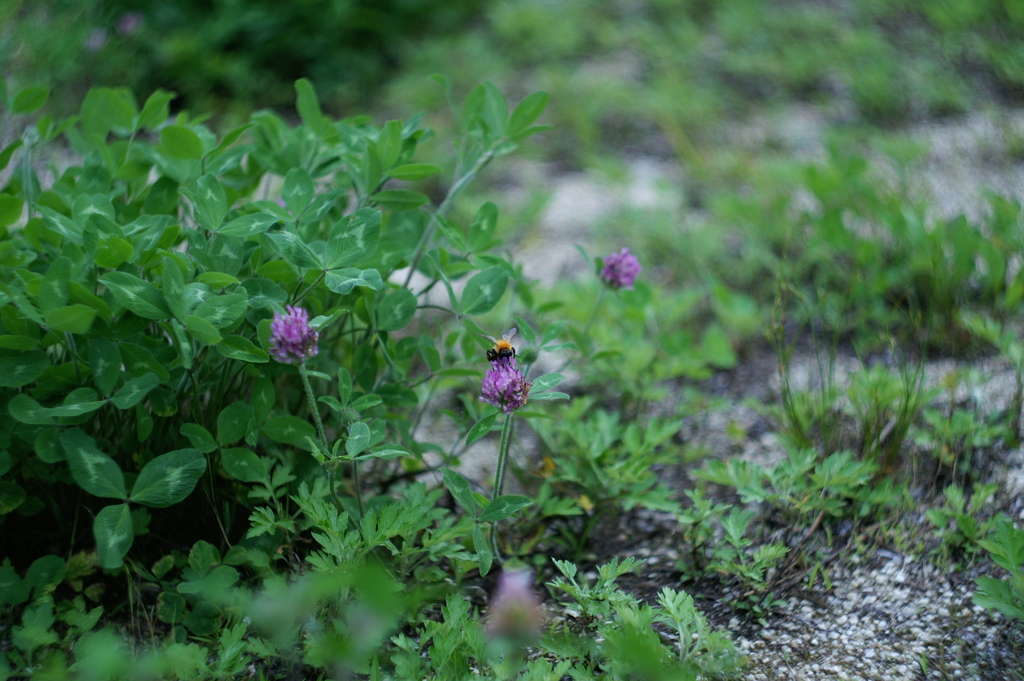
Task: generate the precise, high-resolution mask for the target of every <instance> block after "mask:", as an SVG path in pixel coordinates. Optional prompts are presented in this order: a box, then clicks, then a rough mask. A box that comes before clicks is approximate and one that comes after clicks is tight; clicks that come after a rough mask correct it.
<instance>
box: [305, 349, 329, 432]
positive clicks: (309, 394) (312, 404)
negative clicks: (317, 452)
mask: <svg viewBox="0 0 1024 681" xmlns="http://www.w3.org/2000/svg"><path fill="white" fill-rule="evenodd" d="M299 376H302V387H303V388H305V389H306V399H307V400H309V410H310V411H311V412H313V419H314V420H315V421H316V432H317V434H318V435H319V436H320V446H321V447H323V449H324V452H327V451H329V449H328V447H327V433H326V432H325V431H324V422H323V421H321V420H320V410H319V409H318V408H317V406H316V398H315V397H313V386H311V385H310V384H309V373H308V372H307V369H306V363H305V362H303V363H302V364H300V365H299Z"/></svg>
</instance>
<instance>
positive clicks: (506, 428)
mask: <svg viewBox="0 0 1024 681" xmlns="http://www.w3.org/2000/svg"><path fill="white" fill-rule="evenodd" d="M511 434H512V414H506V415H505V422H504V423H503V424H501V440H500V441H499V443H498V469H497V471H495V473H494V494H493V496H492V497H491V501H494V500H495V499H497V498H498V497H500V496H501V488H502V487H503V486H504V485H505V465H506V464H507V463H508V446H509V444H510V443H511V441H512V438H511V437H510V436H511ZM491 553H493V554H494V560H496V561H498V563H499V564H500V563H501V551H500V550H499V548H498V521H494V522H493V523H491Z"/></svg>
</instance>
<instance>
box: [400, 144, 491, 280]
mask: <svg viewBox="0 0 1024 681" xmlns="http://www.w3.org/2000/svg"><path fill="white" fill-rule="evenodd" d="M504 140H505V138H504V137H503V138H501V139H500V140H498V141H497V142H495V143H494V144H493V145H491V147H490V148H489V149H487V151H485V152H484V153H482V154H480V156H479V157H478V158H477V159H476V163H474V164H473V167H472V168H470V169H469V172H467V173H466V174H465V175H463V176H462V177H460V178H459V179H458V180H456V181H455V184H453V185H452V187H451V189H449V190H448V195H447V196H445V197H444V200H443V201H442V202H441V205H440V206H438V207H437V210H436V211H434V214H433V215H432V216H431V217H430V222H429V223H428V224H427V227H426V229H424V230H423V236H422V237H420V242H419V243H418V244H417V245H416V253H415V254H414V255H413V258H412V262H411V263H410V264H409V273H408V274H407V275H406V277H405V283H404V284H402V286H403V287H405V288H409V282H410V281H412V276H413V275H414V274H415V273H416V266H417V265H419V262H420V258H421V257H422V256H423V249H424V248H426V246H427V243H428V242H429V241H430V237H432V236H433V235H434V230H435V229H436V228H437V225H438V220H437V218H439V217H444V216H445V215H446V214H447V213H448V210H449V209H450V208H451V205H452V201H453V200H454V199H455V197H456V195H458V193H459V192H460V191H462V190H463V189H464V188H465V187H466V185H468V184H469V183H470V182H472V181H473V180H474V179H476V176H477V175H479V174H480V171H481V170H483V169H484V166H486V165H487V164H488V163H490V161H491V159H492V158H494V152H495V151H496V150H497V148H498V146H499V145H500V144H501V143H502V142H503V141H504Z"/></svg>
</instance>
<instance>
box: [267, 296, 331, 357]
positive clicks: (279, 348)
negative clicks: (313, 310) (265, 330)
mask: <svg viewBox="0 0 1024 681" xmlns="http://www.w3.org/2000/svg"><path fill="white" fill-rule="evenodd" d="M286 309H287V310H288V314H286V315H283V314H281V313H280V312H275V313H274V321H273V322H271V323H270V354H271V355H273V356H274V359H276V360H277V361H278V362H282V363H285V364H300V363H302V362H304V361H306V359H307V358H309V357H315V356H316V353H317V351H318V350H319V349H318V348H317V345H316V344H317V341H318V340H320V334H319V333H318V332H317V331H316V330H315V329H312V328H310V326H309V313H308V312H306V310H305V309H303V308H301V307H293V306H291V305H289V306H288V307H287V308H286Z"/></svg>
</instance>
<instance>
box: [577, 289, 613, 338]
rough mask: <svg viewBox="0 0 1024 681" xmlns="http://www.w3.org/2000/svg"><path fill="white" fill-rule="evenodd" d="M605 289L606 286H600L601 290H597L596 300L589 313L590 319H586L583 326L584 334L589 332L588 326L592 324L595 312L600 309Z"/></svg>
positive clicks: (595, 316) (595, 317)
mask: <svg viewBox="0 0 1024 681" xmlns="http://www.w3.org/2000/svg"><path fill="white" fill-rule="evenodd" d="M607 291H608V289H607V288H605V287H604V286H601V290H600V291H598V292H597V301H596V302H595V303H594V309H593V310H592V311H591V313H590V319H588V320H587V324H586V326H584V327H583V335H584V336H586V335H587V334H588V333H590V327H591V326H593V325H594V320H595V319H597V312H598V310H600V309H601V304H602V303H604V295H605V293H606V292H607Z"/></svg>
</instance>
